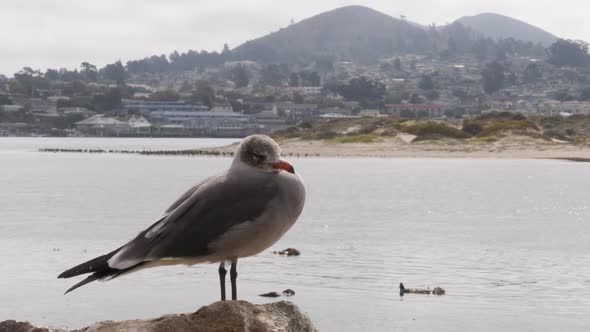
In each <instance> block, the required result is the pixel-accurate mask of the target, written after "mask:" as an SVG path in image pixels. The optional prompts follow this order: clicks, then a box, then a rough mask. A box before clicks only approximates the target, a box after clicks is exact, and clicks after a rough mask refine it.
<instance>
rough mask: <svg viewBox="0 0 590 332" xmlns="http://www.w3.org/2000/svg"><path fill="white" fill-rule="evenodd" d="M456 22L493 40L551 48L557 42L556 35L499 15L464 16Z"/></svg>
mask: <svg viewBox="0 0 590 332" xmlns="http://www.w3.org/2000/svg"><path fill="white" fill-rule="evenodd" d="M456 22H459V23H461V24H463V25H465V26H468V27H470V28H471V29H473V30H474V31H475V32H478V33H480V34H481V35H483V36H485V37H490V38H493V39H499V38H514V39H518V40H522V41H527V42H533V43H541V44H543V45H545V46H549V45H551V44H553V43H554V42H555V41H556V40H557V37H556V36H555V35H553V34H551V33H549V32H547V31H545V30H542V29H540V28H537V27H535V26H533V25H531V24H528V23H526V22H523V21H521V20H518V19H515V18H512V17H509V16H505V15H501V14H497V13H481V14H477V15H474V16H464V17H461V18H460V19H458V20H457V21H456Z"/></svg>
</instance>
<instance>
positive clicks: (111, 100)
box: [92, 88, 122, 112]
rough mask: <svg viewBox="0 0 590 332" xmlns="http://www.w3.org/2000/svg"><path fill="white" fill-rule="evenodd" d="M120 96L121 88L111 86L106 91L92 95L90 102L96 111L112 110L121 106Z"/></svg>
mask: <svg viewBox="0 0 590 332" xmlns="http://www.w3.org/2000/svg"><path fill="white" fill-rule="evenodd" d="M121 98H122V93H121V90H120V89H119V88H111V89H109V90H108V91H107V92H106V93H102V94H98V95H96V96H94V98H93V101H92V103H93V105H94V109H95V110H96V111H99V112H101V111H102V112H105V111H112V110H115V109H117V108H118V107H120V106H121Z"/></svg>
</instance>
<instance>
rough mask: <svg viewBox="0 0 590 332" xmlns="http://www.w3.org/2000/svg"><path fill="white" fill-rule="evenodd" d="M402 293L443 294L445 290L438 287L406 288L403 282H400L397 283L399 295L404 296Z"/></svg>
mask: <svg viewBox="0 0 590 332" xmlns="http://www.w3.org/2000/svg"><path fill="white" fill-rule="evenodd" d="M404 294H426V295H430V294H433V295H444V294H445V290H444V289H443V288H440V287H434V289H432V290H430V289H429V288H427V289H423V288H422V289H421V288H406V287H404V284H403V283H401V282H400V283H399V296H404Z"/></svg>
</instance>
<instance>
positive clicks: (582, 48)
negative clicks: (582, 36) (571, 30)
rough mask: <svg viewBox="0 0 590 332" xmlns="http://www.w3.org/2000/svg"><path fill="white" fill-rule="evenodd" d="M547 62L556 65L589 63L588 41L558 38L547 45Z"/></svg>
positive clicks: (577, 65) (575, 65) (584, 64)
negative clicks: (548, 54)
mask: <svg viewBox="0 0 590 332" xmlns="http://www.w3.org/2000/svg"><path fill="white" fill-rule="evenodd" d="M549 53H550V56H549V59H548V60H547V62H549V63H551V64H554V65H556V66H572V67H581V66H587V65H589V64H590V55H588V43H586V42H584V41H581V40H571V39H559V40H558V41H556V42H555V43H553V45H551V46H550V47H549Z"/></svg>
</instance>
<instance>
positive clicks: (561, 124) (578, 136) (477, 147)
mask: <svg viewBox="0 0 590 332" xmlns="http://www.w3.org/2000/svg"><path fill="white" fill-rule="evenodd" d="M272 136H273V137H274V138H275V139H276V140H277V141H278V142H279V144H280V145H281V149H282V151H283V156H285V157H295V158H304V157H336V158H337V157H342V158H358V157H361V158H362V157H367V158H491V159H496V158H500V159H566V160H572V161H590V116H580V115H573V116H569V117H561V116H530V117H525V116H523V115H521V114H518V113H510V112H490V113H485V114H482V115H479V116H477V117H474V118H471V119H465V120H462V121H461V120H457V121H452V120H422V119H419V120H400V119H395V118H390V117H381V118H361V119H342V120H332V121H325V122H319V123H313V124H311V123H302V124H300V125H298V126H296V127H290V128H288V129H286V130H282V131H278V132H275V133H274V134H273V135H272ZM236 148H237V144H231V145H228V146H222V147H217V148H202V149H188V150H103V149H63V148H59V147H56V148H45V149H40V150H39V151H42V152H79V153H125V154H140V155H164V156H219V157H230V156H232V155H233V152H234V151H235V149H236Z"/></svg>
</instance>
